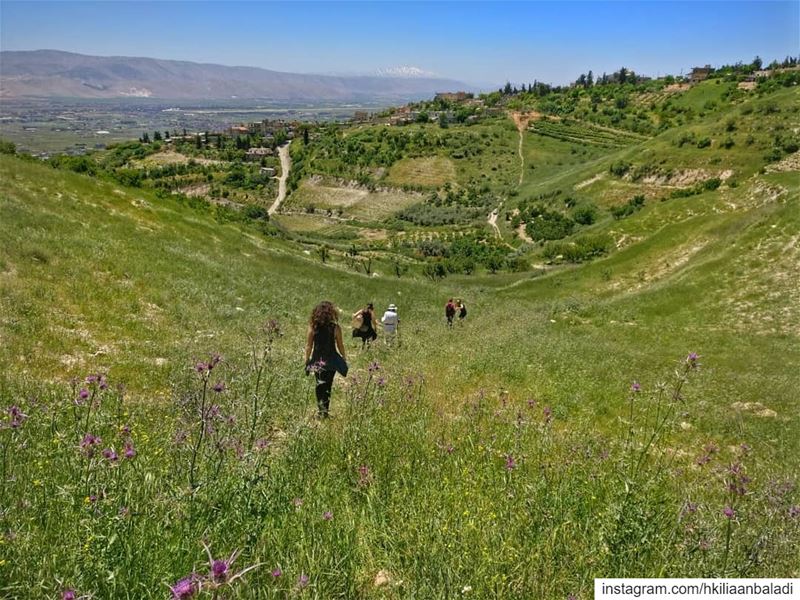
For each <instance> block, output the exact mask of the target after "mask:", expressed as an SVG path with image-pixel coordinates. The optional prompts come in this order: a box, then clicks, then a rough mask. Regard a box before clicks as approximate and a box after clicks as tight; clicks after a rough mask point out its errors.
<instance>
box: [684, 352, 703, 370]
mask: <svg viewBox="0 0 800 600" xmlns="http://www.w3.org/2000/svg"><path fill="white" fill-rule="evenodd" d="M699 359H700V355H699V354H698V353H697V352H689V355H688V356H687V357H686V366H687V367H688V368H690V369H697V368H698V367H699V366H700V363H699V362H698V361H699Z"/></svg>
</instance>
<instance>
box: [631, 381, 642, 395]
mask: <svg viewBox="0 0 800 600" xmlns="http://www.w3.org/2000/svg"><path fill="white" fill-rule="evenodd" d="M641 390H642V385H641V384H640V383H639V382H638V381H634V382H633V383H632V384H631V391H632V392H634V393H635V392H640V391H641Z"/></svg>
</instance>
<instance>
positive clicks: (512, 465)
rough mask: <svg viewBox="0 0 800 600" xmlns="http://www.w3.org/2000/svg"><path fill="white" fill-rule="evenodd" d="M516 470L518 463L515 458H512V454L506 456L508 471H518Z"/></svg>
mask: <svg viewBox="0 0 800 600" xmlns="http://www.w3.org/2000/svg"><path fill="white" fill-rule="evenodd" d="M516 468H517V463H516V461H515V460H514V457H513V456H511V455H510V454H507V455H506V469H508V470H509V471H511V470H512V469H516Z"/></svg>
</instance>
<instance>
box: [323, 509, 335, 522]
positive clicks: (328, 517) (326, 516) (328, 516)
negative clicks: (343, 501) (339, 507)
mask: <svg viewBox="0 0 800 600" xmlns="http://www.w3.org/2000/svg"><path fill="white" fill-rule="evenodd" d="M322 518H323V519H325V520H326V521H330V520H331V519H333V513H332V512H331V511H329V510H326V511H325V512H324V513H322Z"/></svg>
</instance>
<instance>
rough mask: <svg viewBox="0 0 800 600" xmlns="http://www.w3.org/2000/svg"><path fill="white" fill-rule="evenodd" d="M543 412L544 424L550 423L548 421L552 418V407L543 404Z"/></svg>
mask: <svg viewBox="0 0 800 600" xmlns="http://www.w3.org/2000/svg"><path fill="white" fill-rule="evenodd" d="M543 413H544V422H545V424H548V423H550V421H552V420H553V409H552V408H550V407H549V406H545V407H544V410H543Z"/></svg>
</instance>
